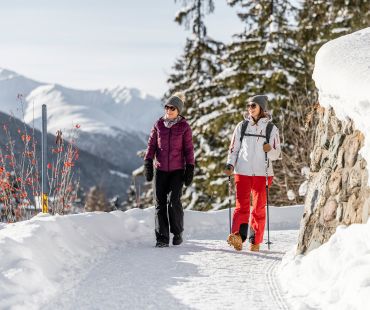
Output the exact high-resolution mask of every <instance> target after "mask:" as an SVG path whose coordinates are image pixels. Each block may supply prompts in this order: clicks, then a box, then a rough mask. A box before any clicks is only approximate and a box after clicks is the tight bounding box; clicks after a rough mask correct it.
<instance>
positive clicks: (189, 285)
mask: <svg viewBox="0 0 370 310" xmlns="http://www.w3.org/2000/svg"><path fill="white" fill-rule="evenodd" d="M302 210H303V207H302V206H296V207H287V208H283V209H281V208H273V207H272V208H271V220H272V222H271V227H272V229H274V228H276V227H278V228H279V229H284V228H288V229H291V228H292V227H295V228H297V227H298V225H299V220H300V217H301V214H302ZM278 214H280V217H279V216H277V215H278ZM281 218H284V219H285V222H284V223H281V221H280V220H281ZM184 222H185V232H184V236H185V240H186V241H185V243H184V244H183V245H182V246H180V247H178V248H175V247H172V246H171V247H170V248H168V249H155V248H153V245H154V208H149V209H144V210H141V209H132V210H129V211H126V212H121V211H114V212H111V213H101V212H95V213H84V214H78V215H66V216H50V215H42V214H40V215H38V216H36V217H34V218H33V219H31V220H29V221H24V222H19V223H15V224H0V260H1V267H0V271H1V272H0V288H1V289H0V299H1V306H0V308H2V309H28V310H30V309H40V308H41V309H148V308H150V309H175V308H176V309H188V308H196V309H199V308H202V309H204V308H205V307H206V306H208V307H209V308H210V309H227V308H229V309H245V307H246V306H249V308H250V309H262V308H263V302H265V303H267V304H265V305H266V306H265V307H264V309H275V308H274V306H275V303H276V300H275V299H274V297H273V296H269V295H268V297H269V298H266V294H269V293H272V294H278V291H277V287H276V286H273V285H272V284H273V283H272V282H269V281H272V280H273V279H270V278H268V277H271V276H273V273H272V269H273V268H274V266H276V264H277V263H278V262H279V261H280V258H281V255H282V253H283V252H281V251H282V249H283V248H284V247H286V246H287V245H289V244H293V243H294V241H295V239H296V234H297V231H296V230H295V231H293V233H291V232H290V231H286V232H279V231H272V232H271V238H272V241H273V242H274V244H273V245H272V250H271V252H268V251H263V252H261V253H256V254H254V253H249V252H248V251H246V250H244V251H243V252H235V251H234V250H233V249H231V248H229V247H228V246H227V243H226V241H225V238H226V236H227V234H228V211H227V210H222V211H210V212H197V211H187V210H185V220H184ZM264 248H265V246H264ZM243 264H245V265H244V266H243ZM241 267H242V268H241ZM240 269H242V270H240ZM251 271H253V272H254V274H253V273H250V272H251ZM268 271H269V272H268ZM202 274H203V275H202ZM258 275H260V276H259V277H258ZM274 285H275V284H274ZM239 288H242V289H239ZM95 290H96V291H95ZM246 291H248V294H246ZM234 297H237V298H234ZM225 305H226V306H225ZM251 305H252V306H251ZM256 305H257V307H256ZM250 306H251V307H250ZM258 306H259V307H258Z"/></svg>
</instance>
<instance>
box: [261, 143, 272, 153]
mask: <svg viewBox="0 0 370 310" xmlns="http://www.w3.org/2000/svg"><path fill="white" fill-rule="evenodd" d="M271 149H272V147H271V145H270V144H268V143H265V144H264V145H263V151H264V152H265V153H268V152H270V151H271Z"/></svg>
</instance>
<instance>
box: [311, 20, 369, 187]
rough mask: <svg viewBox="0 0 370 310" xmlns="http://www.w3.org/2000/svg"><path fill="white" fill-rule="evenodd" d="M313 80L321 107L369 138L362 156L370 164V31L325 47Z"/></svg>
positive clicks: (341, 39)
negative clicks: (349, 120) (331, 111)
mask: <svg viewBox="0 0 370 310" xmlns="http://www.w3.org/2000/svg"><path fill="white" fill-rule="evenodd" d="M312 77H313V79H314V80H315V83H316V87H317V88H318V90H319V102H320V104H321V105H322V106H325V107H329V106H331V107H333V108H334V110H335V113H336V115H337V117H338V118H339V119H341V120H344V119H346V117H350V118H351V119H352V120H353V121H354V123H355V127H356V128H357V129H358V130H360V131H361V132H362V133H363V134H364V135H365V144H364V147H363V148H362V150H361V151H360V153H361V155H362V156H363V157H364V158H365V159H366V161H367V162H368V163H370V139H369V137H368V135H369V133H370V122H369V118H370V87H369V85H370V27H369V28H365V29H363V30H361V31H357V32H354V33H352V34H349V35H346V36H343V37H340V38H338V39H335V40H332V41H330V42H328V43H326V44H324V45H323V46H322V47H321V48H320V50H319V51H318V53H317V54H316V59H315V69H314V72H313V76H312ZM369 167H370V165H368V169H369ZM368 184H369V185H370V178H369V180H368Z"/></svg>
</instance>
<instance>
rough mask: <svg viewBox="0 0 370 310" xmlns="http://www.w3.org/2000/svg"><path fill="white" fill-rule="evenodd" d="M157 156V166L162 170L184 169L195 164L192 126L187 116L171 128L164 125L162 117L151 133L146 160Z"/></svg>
mask: <svg viewBox="0 0 370 310" xmlns="http://www.w3.org/2000/svg"><path fill="white" fill-rule="evenodd" d="M154 157H155V158H156V163H155V167H156V168H157V169H158V170H162V171H173V170H179V169H184V167H185V164H192V165H194V146H193V141H192V133H191V129H190V126H189V124H188V122H187V121H186V119H185V118H182V119H181V120H180V121H179V122H178V123H176V124H175V125H173V126H172V127H171V128H167V127H166V126H165V125H164V121H163V118H162V117H161V118H160V119H159V120H158V121H157V122H156V123H155V124H154V126H153V128H152V131H151V133H150V137H149V141H148V147H147V150H146V154H145V158H144V159H145V160H147V159H154Z"/></svg>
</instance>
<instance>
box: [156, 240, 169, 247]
mask: <svg viewBox="0 0 370 310" xmlns="http://www.w3.org/2000/svg"><path fill="white" fill-rule="evenodd" d="M155 247H156V248H168V243H165V242H161V241H157V243H156V244H155Z"/></svg>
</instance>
